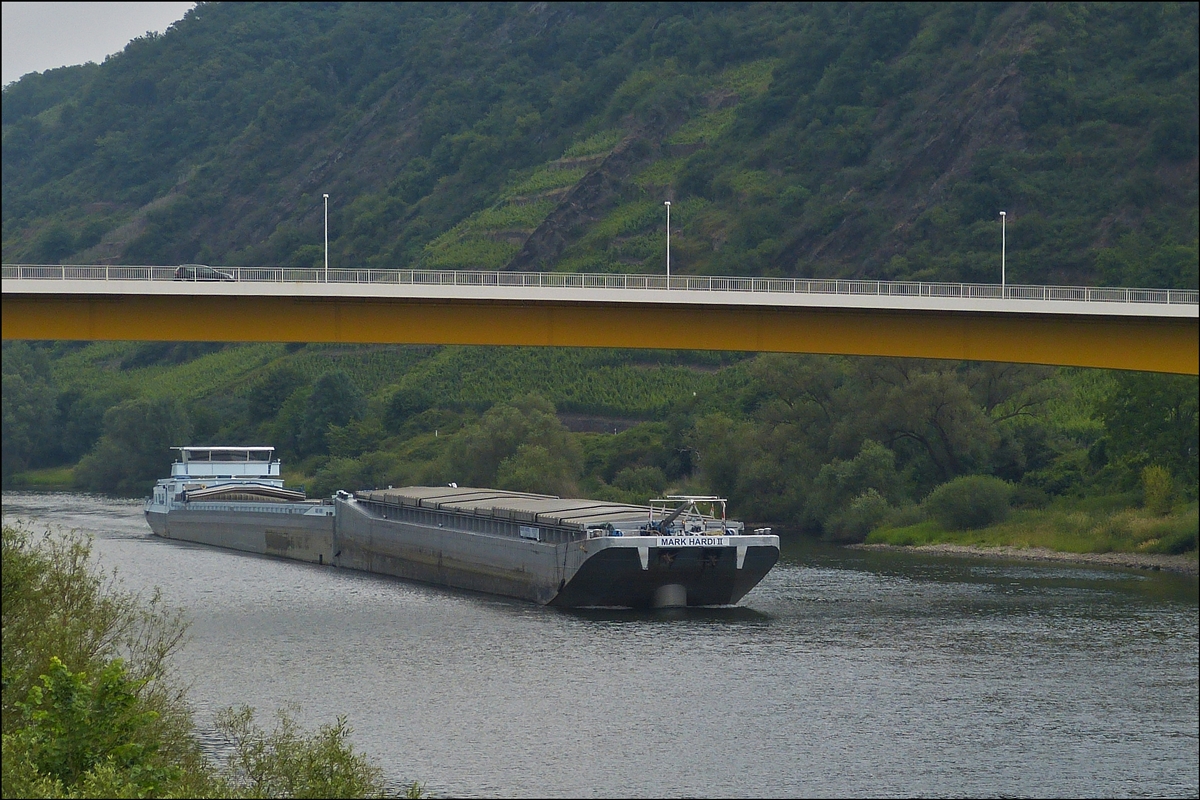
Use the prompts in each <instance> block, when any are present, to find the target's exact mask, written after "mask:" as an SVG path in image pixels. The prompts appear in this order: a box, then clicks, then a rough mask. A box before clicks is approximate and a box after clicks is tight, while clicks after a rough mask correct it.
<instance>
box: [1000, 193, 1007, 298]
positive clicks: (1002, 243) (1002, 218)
mask: <svg viewBox="0 0 1200 800" xmlns="http://www.w3.org/2000/svg"><path fill="white" fill-rule="evenodd" d="M1006 217H1007V214H1005V213H1004V212H1003V211H1001V212H1000V295H1001V296H1003V295H1004V256H1005V250H1006V249H1007V244H1008V243H1007V242H1006V241H1005V238H1004V221H1005V218H1006Z"/></svg>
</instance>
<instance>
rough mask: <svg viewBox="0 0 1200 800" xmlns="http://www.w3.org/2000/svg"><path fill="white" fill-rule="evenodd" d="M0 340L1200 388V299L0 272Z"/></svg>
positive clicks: (1038, 291) (674, 279)
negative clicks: (676, 361) (904, 367)
mask: <svg viewBox="0 0 1200 800" xmlns="http://www.w3.org/2000/svg"><path fill="white" fill-rule="evenodd" d="M0 284H2V288H3V300H2V302H3V306H2V309H0V310H2V312H3V313H2V316H0V323H2V328H3V338H4V339H76V340H105V339H107V340H142V341H229V342H243V341H257V342H345V343H375V344H384V343H392V344H460V345H543V346H559V347H618V348H665V349H681V350H742V351H755V352H768V351H773V352H791V353H822V354H840V355H856V356H896V357H920V358H940V359H954V360H971V361H1003V362H1012V363H1027V364H1051V365H1066V366H1080V367H1100V368H1107V369H1122V370H1142V371H1151V372H1170V373H1178V374H1186V375H1196V374H1198V373H1200V368H1198V362H1200V345H1198V341H1200V314H1198V309H1200V304H1198V299H1197V291H1196V290H1175V289H1170V290H1168V289H1126V288H1110V287H1072V286H1027V285H1013V284H1009V285H1005V286H999V285H992V284H969V283H924V282H909V281H868V280H834V279H828V280H826V279H802V278H740V277H708V276H690V275H673V276H671V277H670V279H669V283H668V279H667V278H666V277H665V276H663V275H617V274H587V273H556V272H550V273H522V272H487V271H459V270H442V271H439V270H382V269H330V270H323V269H320V268H316V269H301V268H291V267H253V268H246V267H221V268H219V269H213V268H204V269H203V270H202V269H198V268H192V269H190V270H180V269H179V268H177V267H173V266H172V267H156V266H106V265H91V266H89V265H82V266H59V265H37V264H5V265H3V280H2V281H0Z"/></svg>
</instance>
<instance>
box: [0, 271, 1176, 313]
mask: <svg viewBox="0 0 1200 800" xmlns="http://www.w3.org/2000/svg"><path fill="white" fill-rule="evenodd" d="M3 279H4V280H6V281H9V280H95V281H178V280H183V281H201V282H204V281H210V280H233V281H240V282H244V283H318V284H319V283H331V284H384V285H386V284H391V285H412V286H479V287H486V286H496V287H529V288H541V289H660V290H668V289H669V290H672V291H679V290H682V291H692V292H753V293H764V294H822V295H825V294H835V295H866V296H875V297H960V298H996V299H1007V300H1056V301H1079V302H1106V303H1160V304H1171V305H1175V304H1185V305H1186V304H1191V305H1197V304H1200V297H1198V292H1197V290H1195V289H1140V288H1124V287H1114V286H1036V285H1024V284H1007V285H1004V286H1000V285H999V284H988V283H927V282H924V281H870V280H847V279H842V278H740V277H719V276H709V275H672V276H671V278H670V285H669V286H668V280H667V277H666V276H665V275H630V274H612V273H589V272H498V271H482V270H422V269H367V268H362V269H345V268H335V269H330V270H325V269H323V268H320V267H211V268H206V270H197V269H195V268H194V265H193V268H192V269H191V270H189V271H185V272H183V273H181V272H180V271H179V268H178V267H165V266H117V265H107V264H84V265H74V264H70V265H58V264H4V265H3Z"/></svg>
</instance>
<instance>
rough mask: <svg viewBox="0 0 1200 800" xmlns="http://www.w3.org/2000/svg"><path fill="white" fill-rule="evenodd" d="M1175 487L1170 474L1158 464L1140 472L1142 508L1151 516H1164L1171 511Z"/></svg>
mask: <svg viewBox="0 0 1200 800" xmlns="http://www.w3.org/2000/svg"><path fill="white" fill-rule="evenodd" d="M1174 495H1175V487H1174V486H1173V485H1172V482H1171V473H1169V472H1167V470H1166V469H1165V468H1164V467H1161V466H1159V465H1158V464H1151V465H1150V466H1148V467H1146V468H1144V469H1143V470H1142V507H1143V508H1145V509H1146V510H1147V511H1149V512H1150V513H1151V514H1159V515H1162V514H1166V513H1167V512H1169V511H1170V510H1171V505H1172V501H1173V500H1174Z"/></svg>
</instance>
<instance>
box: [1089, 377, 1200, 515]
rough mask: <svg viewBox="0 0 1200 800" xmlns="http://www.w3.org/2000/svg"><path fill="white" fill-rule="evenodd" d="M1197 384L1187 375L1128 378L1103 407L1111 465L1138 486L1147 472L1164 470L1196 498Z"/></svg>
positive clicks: (1199, 449)
mask: <svg viewBox="0 0 1200 800" xmlns="http://www.w3.org/2000/svg"><path fill="white" fill-rule="evenodd" d="M1197 389H1198V386H1197V379H1196V378H1194V377H1188V376H1185V375H1157V374H1151V373H1141V372H1124V373H1121V374H1120V375H1119V376H1118V378H1117V385H1116V389H1115V391H1114V392H1113V393H1112V395H1111V396H1110V397H1109V398H1108V399H1106V400H1105V401H1104V402H1103V403H1102V404H1101V407H1100V414H1101V416H1102V417H1103V419H1104V424H1105V427H1106V429H1107V431H1108V441H1109V443H1108V453H1109V458H1110V461H1112V462H1115V463H1116V464H1117V465H1118V468H1120V469H1122V470H1124V472H1125V475H1126V477H1125V481H1126V482H1127V483H1130V484H1132V483H1134V482H1135V481H1137V480H1138V479H1140V477H1141V470H1142V468H1143V467H1145V466H1148V465H1150V464H1154V463H1157V464H1160V465H1162V466H1163V467H1164V468H1166V469H1167V470H1168V471H1169V472H1170V473H1171V476H1172V477H1173V478H1174V479H1175V480H1177V481H1179V482H1180V485H1181V486H1182V487H1183V490H1184V492H1185V494H1186V496H1188V497H1192V498H1194V497H1196V492H1197V489H1196V484H1197V477H1198V475H1200V468H1198V464H1197V462H1198V459H1200V447H1198V445H1197V439H1198V438H1200V435H1198V426H1197V416H1198V414H1197V412H1198V409H1197Z"/></svg>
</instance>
